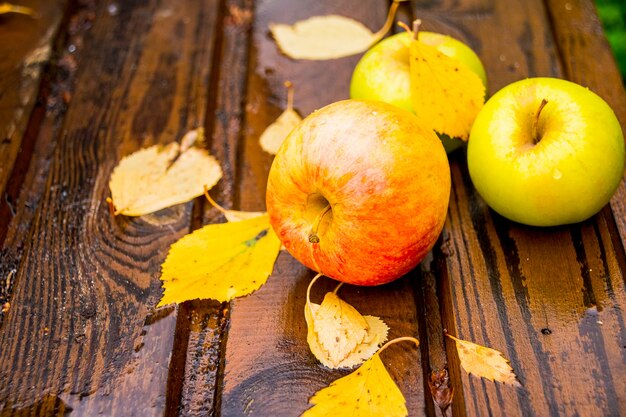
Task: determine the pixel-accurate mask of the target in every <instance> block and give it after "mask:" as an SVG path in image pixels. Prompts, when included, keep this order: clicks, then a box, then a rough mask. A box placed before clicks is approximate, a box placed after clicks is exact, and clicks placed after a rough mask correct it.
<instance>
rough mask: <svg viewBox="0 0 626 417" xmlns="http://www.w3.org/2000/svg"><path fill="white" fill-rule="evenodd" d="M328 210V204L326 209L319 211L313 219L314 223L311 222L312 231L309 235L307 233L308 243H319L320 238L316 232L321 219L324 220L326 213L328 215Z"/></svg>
mask: <svg viewBox="0 0 626 417" xmlns="http://www.w3.org/2000/svg"><path fill="white" fill-rule="evenodd" d="M330 209H331V207H330V204H327V205H326V207H324V209H322V211H320V213H319V214H318V215H317V217H315V221H313V229H312V230H311V233H309V242H310V243H320V237H319V235H318V234H317V231H318V229H319V228H320V223H321V222H322V218H324V215H326V213H328V212H329V211H330Z"/></svg>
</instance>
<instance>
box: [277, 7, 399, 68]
mask: <svg viewBox="0 0 626 417" xmlns="http://www.w3.org/2000/svg"><path fill="white" fill-rule="evenodd" d="M401 1H404V0H395V1H394V2H393V4H392V5H391V7H390V9H389V14H388V16H387V21H386V22H385V24H384V25H383V27H382V28H381V29H380V30H379V31H378V32H376V33H372V31H371V30H369V29H368V28H367V27H366V26H365V25H363V24H362V23H360V22H357V21H356V20H353V19H350V18H347V17H344V16H338V15H326V16H314V17H310V18H308V19H306V20H302V21H299V22H296V23H294V24H293V25H286V24H282V23H280V24H277V23H270V25H269V26H270V31H271V32H272V35H273V36H274V39H276V43H277V44H278V47H279V48H280V50H281V51H282V52H283V53H284V54H285V55H287V56H289V57H291V58H295V59H311V60H325V59H335V58H342V57H345V56H350V55H354V54H358V53H361V52H363V51H365V50H366V49H368V48H369V47H370V46H372V45H373V44H375V43H376V42H378V41H379V40H381V39H382V37H383V36H385V34H386V33H387V32H388V31H389V28H390V27H391V24H392V22H393V18H394V16H395V14H396V10H397V9H398V3H399V2H401Z"/></svg>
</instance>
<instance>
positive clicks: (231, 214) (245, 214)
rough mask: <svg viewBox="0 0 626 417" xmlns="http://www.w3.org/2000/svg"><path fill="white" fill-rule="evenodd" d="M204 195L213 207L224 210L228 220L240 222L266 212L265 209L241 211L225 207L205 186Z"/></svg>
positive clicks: (223, 212)
mask: <svg viewBox="0 0 626 417" xmlns="http://www.w3.org/2000/svg"><path fill="white" fill-rule="evenodd" d="M204 196H205V197H206V199H207V200H208V201H209V203H211V205H212V206H213V207H215V208H216V209H218V210H219V211H221V212H222V214H223V215H224V217H226V220H228V221H229V222H240V221H242V220H247V219H252V218H253V217H259V216H262V215H264V214H265V212H264V211H239V210H228V209H225V208H224V207H222V206H220V205H219V204H217V203H216V202H215V200H213V199H212V198H211V196H210V195H209V189H208V188H206V187H204Z"/></svg>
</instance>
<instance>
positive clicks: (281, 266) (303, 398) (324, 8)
mask: <svg viewBox="0 0 626 417" xmlns="http://www.w3.org/2000/svg"><path fill="white" fill-rule="evenodd" d="M255 6H256V9H255V17H254V27H253V32H252V41H251V46H252V50H251V52H250V65H249V78H248V89H247V100H246V118H245V121H246V125H245V131H244V138H243V140H244V141H243V154H242V157H241V168H240V170H241V171H240V172H241V175H240V177H239V184H240V186H239V191H238V201H239V204H238V206H239V207H240V208H241V209H244V210H263V209H264V206H265V204H264V202H265V186H266V178H267V173H268V170H269V166H270V164H271V161H272V156H271V155H269V154H265V153H264V152H263V151H262V150H261V148H260V146H259V144H258V138H259V136H260V134H261V132H262V131H263V130H264V129H265V128H266V127H267V126H268V125H269V124H270V123H271V122H272V121H273V120H274V119H275V118H276V117H277V116H278V115H279V114H280V112H281V111H282V109H284V107H285V103H286V91H285V87H284V86H283V83H284V81H286V80H290V81H292V82H293V84H294V85H295V107H296V109H297V110H298V111H299V112H300V113H301V114H302V115H303V116H306V115H307V114H309V113H310V112H312V111H313V110H314V109H317V108H320V107H323V106H324V105H326V104H329V103H331V102H334V101H337V100H340V99H343V98H347V97H348V93H349V92H348V87H349V80H350V76H351V73H352V69H353V68H354V65H355V64H356V62H357V60H358V58H359V56H354V57H349V58H344V59H337V60H331V61H321V62H315V61H296V60H292V59H289V58H287V57H285V56H283V55H281V54H280V53H279V52H278V50H277V48H276V45H275V43H274V41H273V40H272V39H271V38H270V37H268V36H267V33H268V24H269V23H270V22H286V23H294V22H295V21H297V20H300V19H304V18H307V17H310V16H314V15H323V14H329V13H338V14H343V15H346V16H350V17H353V18H355V19H357V20H359V21H362V22H364V23H365V24H367V25H368V26H370V28H371V29H373V30H376V29H378V27H379V26H380V25H382V22H383V21H384V19H385V15H386V10H387V6H388V3H387V2H384V1H374V0H369V1H367V2H362V3H360V4H359V7H354V3H353V2H350V1H339V2H331V1H323V2H319V1H316V2H314V1H305V2H297V3H294V2H289V1H281V0H264V1H259V2H256V4H255ZM312 276H313V274H312V272H311V271H310V270H307V269H306V268H304V267H303V266H302V265H300V264H299V263H298V262H297V261H296V260H295V259H293V258H292V257H291V256H290V255H289V254H287V253H281V255H280V256H279V258H278V261H277V264H276V266H275V269H274V274H273V275H272V276H271V277H270V279H269V281H268V283H267V284H266V285H265V286H264V287H262V288H261V289H260V290H259V291H257V292H256V293H254V294H253V295H251V296H249V297H246V298H242V299H238V300H235V301H234V302H233V303H232V310H231V314H230V328H229V332H228V338H227V342H226V357H225V366H224V376H223V391H222V400H221V401H222V402H221V408H220V410H221V411H220V412H221V414H222V415H228V416H239V415H280V416H290V415H299V414H300V413H302V411H304V410H305V409H306V408H308V407H309V406H308V404H307V400H308V398H309V397H310V396H311V395H313V394H314V393H315V391H317V390H318V389H320V388H322V387H324V386H326V385H328V384H329V383H330V382H332V381H333V380H335V379H337V378H338V377H340V376H342V375H344V374H346V371H331V370H328V369H326V368H324V367H322V366H321V365H320V364H319V363H318V362H317V361H316V360H315V358H314V357H313V356H312V354H311V353H310V352H309V349H308V345H307V343H306V324H305V321H304V300H305V293H306V288H307V285H308V283H309V281H310V279H311V277H312ZM417 280H418V277H417V275H416V274H413V275H411V276H407V277H406V278H403V279H401V280H399V281H397V282H395V283H393V284H390V285H387V286H383V287H379V288H358V287H354V286H346V287H344V288H342V289H341V293H340V295H341V296H342V297H343V298H344V299H346V301H348V302H350V303H351V304H353V305H354V306H355V307H356V308H357V309H359V310H360V311H362V312H363V313H364V314H372V315H378V316H380V317H382V318H383V320H385V321H386V322H387V323H388V324H389V326H390V327H391V331H390V338H393V337H396V336H400V335H411V336H418V330H419V329H418V324H417V308H416V302H417V301H416V299H415V295H414V294H415V292H414V291H415V288H414V284H415V282H416V281H417ZM334 285H335V284H334V283H332V282H331V280H326V281H325V282H323V283H320V286H319V287H318V288H314V291H313V297H314V301H316V302H320V301H321V298H322V297H323V293H324V291H328V290H330V289H332V288H333V287H334ZM391 349H393V350H391ZM383 360H384V362H385V363H386V364H387V367H388V369H389V370H390V373H391V374H392V376H393V377H394V378H395V379H396V381H398V384H399V386H400V389H401V390H402V391H403V393H404V394H405V397H406V399H407V405H408V408H409V410H410V411H409V412H410V414H411V415H420V414H422V413H423V410H424V408H425V399H424V385H423V377H422V364H421V358H420V352H418V351H416V350H415V349H413V348H412V346H410V345H408V344H407V345H404V344H403V345H399V346H397V347H391V348H390V351H389V352H385V353H384V354H383Z"/></svg>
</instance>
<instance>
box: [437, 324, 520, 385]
mask: <svg viewBox="0 0 626 417" xmlns="http://www.w3.org/2000/svg"><path fill="white" fill-rule="evenodd" d="M446 335H447V336H448V337H449V338H450V339H452V340H454V341H455V343H456V350H457V352H458V354H459V360H460V361H461V366H463V369H465V370H466V371H467V373H469V374H473V375H475V376H477V377H482V378H487V379H488V380H490V381H498V382H502V383H505V384H511V385H514V386H516V387H520V386H521V384H520V383H519V381H518V380H517V377H516V376H515V373H514V372H513V368H511V366H510V365H509V361H508V360H507V359H506V358H505V357H504V354H503V353H502V352H500V351H497V350H495V349H491V348H488V347H485V346H481V345H478V344H476V343H472V342H468V341H467V340H462V339H457V338H456V337H454V336H452V335H450V334H446Z"/></svg>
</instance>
